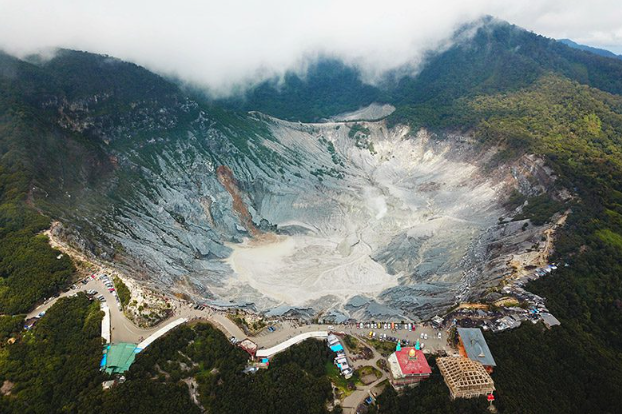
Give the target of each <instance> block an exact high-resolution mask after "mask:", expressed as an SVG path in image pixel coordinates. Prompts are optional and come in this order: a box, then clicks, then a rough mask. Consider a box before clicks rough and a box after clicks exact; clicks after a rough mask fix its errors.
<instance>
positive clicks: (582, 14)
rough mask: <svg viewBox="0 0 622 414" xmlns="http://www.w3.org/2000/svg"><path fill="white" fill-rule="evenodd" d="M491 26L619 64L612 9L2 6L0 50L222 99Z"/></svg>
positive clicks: (589, 4) (263, 3) (366, 68)
mask: <svg viewBox="0 0 622 414" xmlns="http://www.w3.org/2000/svg"><path fill="white" fill-rule="evenodd" d="M484 15H492V16H495V17H497V18H500V19H503V20H507V21H509V22H510V23H514V24H516V25H518V26H521V27H524V28H526V29H528V30H531V31H534V32H536V33H539V34H542V35H545V36H548V37H552V38H556V39H559V38H570V39H572V40H574V41H576V42H578V43H582V44H587V45H590V46H595V47H602V48H606V49H609V50H612V51H613V52H616V53H620V54H622V1H620V0H591V1H588V0H585V1H579V0H563V1H562V0H517V1H502V0H468V1H467V0H436V1H429V0H426V1H420V0H383V1H378V0H374V1H368V0H356V1H354V0H332V1H329V0H313V1H308V0H305V1H302V0H258V1H255V0H246V1H241V0H224V1H223V0H219V1H214V0H203V1H198V0H174V1H173V0H167V1H163V0H149V1H136V0H106V1H101V0H98V1H93V0H54V1H49V0H0V49H2V50H4V51H6V52H8V53H11V54H14V55H16V56H20V57H22V56H25V55H27V54H31V53H38V52H42V51H43V52H49V51H50V49H51V48H57V47H62V48H70V49H78V50H86V51H89V52H95V53H103V54H108V55H111V56H115V57H118V58H120V59H123V60H128V61H132V62H135V63H137V64H140V65H142V66H145V67H147V68H148V69H150V70H153V71H155V72H157V73H160V74H162V75H166V76H175V77H178V78H180V79H182V80H185V81H187V82H189V83H192V84H195V85H198V86H202V87H204V88H206V89H207V90H209V91H210V92H211V93H213V94H215V95H221V96H222V95H227V94H230V93H232V92H235V91H239V90H240V88H243V87H245V86H248V85H251V84H253V83H256V82H259V81H261V80H263V79H266V78H267V77H270V76H274V75H280V74H283V73H284V71H286V70H297V71H299V72H300V73H304V68H305V64H306V63H308V62H309V61H310V59H312V58H313V57H316V56H318V55H327V56H333V57H338V58H341V59H344V60H345V61H346V62H348V63H349V64H352V65H356V66H357V67H359V68H360V69H361V71H362V73H363V77H364V79H365V80H366V81H367V82H370V83H373V82H374V80H375V79H378V78H379V75H381V74H382V73H383V72H385V71H387V70H389V69H394V68H396V67H403V66H404V65H408V66H409V67H411V68H412V70H414V71H416V70H417V68H418V67H420V65H421V64H422V63H423V62H424V56H425V53H426V52H428V51H430V50H438V49H442V48H445V47H448V46H449V45H450V43H449V39H450V37H451V35H452V33H453V32H454V30H455V29H456V28H457V27H459V26H460V25H461V24H464V23H466V22H469V21H473V20H475V19H477V18H479V17H481V16H484Z"/></svg>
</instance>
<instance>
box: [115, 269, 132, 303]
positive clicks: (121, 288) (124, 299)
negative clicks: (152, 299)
mask: <svg viewBox="0 0 622 414" xmlns="http://www.w3.org/2000/svg"><path fill="white" fill-rule="evenodd" d="M112 280H113V282H114V286H115V289H117V295H119V301H120V302H121V306H123V307H126V306H127V304H128V303H130V299H131V298H132V294H131V293H130V290H129V289H128V287H127V286H126V285H125V283H123V281H122V280H121V279H119V278H118V277H117V276H114V277H113V278H112Z"/></svg>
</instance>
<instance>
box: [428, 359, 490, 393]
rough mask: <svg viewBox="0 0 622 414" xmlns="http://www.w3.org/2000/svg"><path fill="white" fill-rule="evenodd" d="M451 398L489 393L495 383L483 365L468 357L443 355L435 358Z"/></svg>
mask: <svg viewBox="0 0 622 414" xmlns="http://www.w3.org/2000/svg"><path fill="white" fill-rule="evenodd" d="M436 363H437V365H438V368H439V369H440V371H441V374H443V378H444V379H445V384H447V387H448V388H449V393H450V394H451V398H452V399H455V398H473V397H479V396H482V395H487V394H491V393H492V392H493V391H494V390H495V383H494V381H493V380H492V378H490V374H488V372H487V371H486V369H485V368H484V366H483V365H482V364H481V363H479V362H477V361H473V360H471V359H469V358H464V357H445V358H438V359H437V360H436Z"/></svg>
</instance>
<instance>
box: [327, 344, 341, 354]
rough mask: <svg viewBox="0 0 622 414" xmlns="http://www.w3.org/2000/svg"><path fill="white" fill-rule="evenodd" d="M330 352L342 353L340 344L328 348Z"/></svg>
mask: <svg viewBox="0 0 622 414" xmlns="http://www.w3.org/2000/svg"><path fill="white" fill-rule="evenodd" d="M330 350H331V351H333V352H339V351H343V346H342V345H341V344H337V345H333V346H331V347H330Z"/></svg>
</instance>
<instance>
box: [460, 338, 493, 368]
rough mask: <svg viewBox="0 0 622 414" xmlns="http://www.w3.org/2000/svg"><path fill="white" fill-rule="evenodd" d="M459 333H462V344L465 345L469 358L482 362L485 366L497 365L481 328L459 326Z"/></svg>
mask: <svg viewBox="0 0 622 414" xmlns="http://www.w3.org/2000/svg"><path fill="white" fill-rule="evenodd" d="M458 335H460V339H461V340H462V345H464V350H465V351H466V353H467V355H468V357H469V359H472V360H473V361H477V362H480V363H481V364H482V365H484V366H491V367H496V366H497V364H496V363H495V359H494V358H493V357H492V353H491V352H490V348H488V344H487V343H486V340H485V339H484V335H483V334H482V330H481V329H479V328H458Z"/></svg>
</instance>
